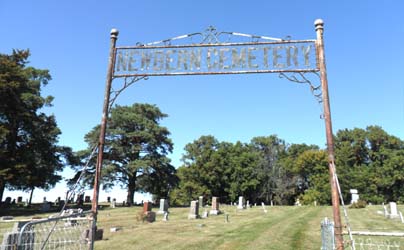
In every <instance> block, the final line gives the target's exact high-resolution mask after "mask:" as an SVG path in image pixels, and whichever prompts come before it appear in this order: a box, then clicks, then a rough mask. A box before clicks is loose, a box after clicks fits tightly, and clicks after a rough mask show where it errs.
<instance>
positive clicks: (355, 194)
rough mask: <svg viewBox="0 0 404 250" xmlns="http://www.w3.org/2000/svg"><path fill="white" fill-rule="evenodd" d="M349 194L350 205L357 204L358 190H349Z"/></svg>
mask: <svg viewBox="0 0 404 250" xmlns="http://www.w3.org/2000/svg"><path fill="white" fill-rule="evenodd" d="M349 192H350V193H351V204H354V203H356V202H358V200H359V194H358V190H356V189H349Z"/></svg>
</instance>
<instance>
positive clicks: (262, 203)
mask: <svg viewBox="0 0 404 250" xmlns="http://www.w3.org/2000/svg"><path fill="white" fill-rule="evenodd" d="M261 206H262V209H263V210H264V213H267V212H268V211H267V210H266V208H265V203H264V202H261Z"/></svg>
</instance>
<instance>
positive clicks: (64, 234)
mask: <svg viewBox="0 0 404 250" xmlns="http://www.w3.org/2000/svg"><path fill="white" fill-rule="evenodd" d="M91 218H92V213H91V212H79V213H72V214H68V215H63V216H57V217H53V218H49V219H41V220H35V221H29V222H26V221H25V222H21V221H20V222H15V223H14V226H13V228H12V229H11V230H10V229H3V230H2V231H3V232H2V244H1V246H0V250H56V249H58V250H62V249H63V250H81V249H88V245H89V243H90V240H91V239H89V237H90V233H89V232H90V228H91Z"/></svg>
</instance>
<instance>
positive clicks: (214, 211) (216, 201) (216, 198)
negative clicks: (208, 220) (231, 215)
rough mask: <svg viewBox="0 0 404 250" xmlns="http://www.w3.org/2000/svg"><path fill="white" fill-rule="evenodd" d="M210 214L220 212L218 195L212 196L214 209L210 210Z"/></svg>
mask: <svg viewBox="0 0 404 250" xmlns="http://www.w3.org/2000/svg"><path fill="white" fill-rule="evenodd" d="M209 214H211V215H218V214H220V210H219V198H218V197H212V209H211V210H210V211H209Z"/></svg>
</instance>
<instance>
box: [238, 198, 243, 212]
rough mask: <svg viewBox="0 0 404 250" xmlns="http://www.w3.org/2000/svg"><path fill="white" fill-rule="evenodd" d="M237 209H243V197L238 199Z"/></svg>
mask: <svg viewBox="0 0 404 250" xmlns="http://www.w3.org/2000/svg"><path fill="white" fill-rule="evenodd" d="M237 209H244V197H243V196H239V197H238V206H237Z"/></svg>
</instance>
